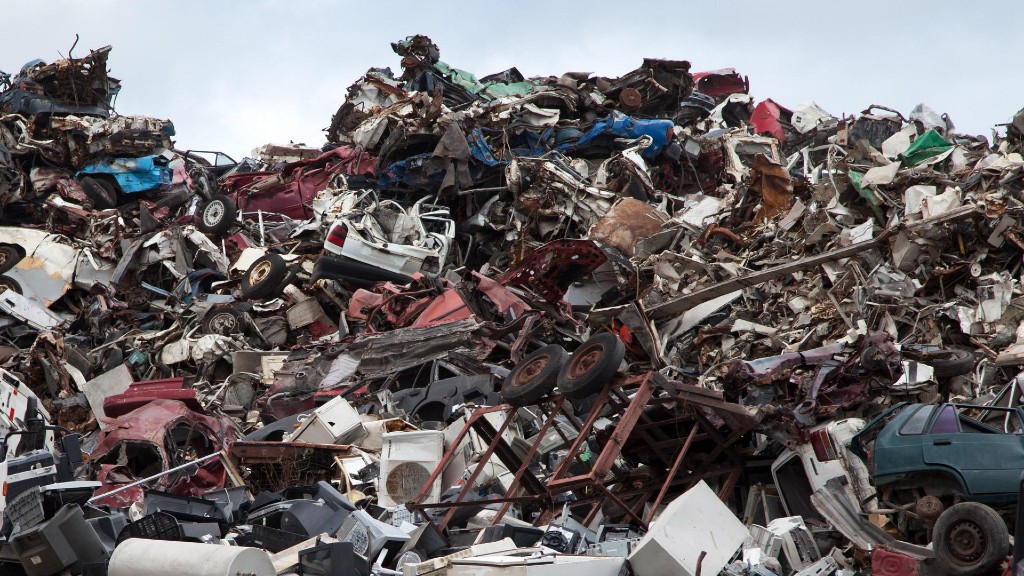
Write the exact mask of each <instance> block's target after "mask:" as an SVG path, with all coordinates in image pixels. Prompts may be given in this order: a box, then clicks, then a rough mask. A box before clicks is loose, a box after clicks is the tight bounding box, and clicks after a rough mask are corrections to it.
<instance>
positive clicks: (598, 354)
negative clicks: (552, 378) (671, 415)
mask: <svg viewBox="0 0 1024 576" xmlns="http://www.w3.org/2000/svg"><path fill="white" fill-rule="evenodd" d="M625 357H626V345H625V344H623V343H622V340H619V337H618V336H616V335H615V334H611V333H609V332H602V333H601V334H598V335H597V336H593V337H591V338H590V339H589V340H587V341H586V342H584V343H583V345H581V346H580V347H579V348H577V349H576V351H575V352H573V353H572V357H571V358H569V361H568V362H566V363H565V366H563V367H562V371H561V372H559V373H558V391H559V392H560V393H562V394H565V396H566V397H567V398H572V399H579V398H586V397H587V396H590V395H591V394H594V393H596V392H599V391H600V390H601V388H604V386H605V384H607V383H608V382H610V381H611V379H612V378H613V377H614V376H615V374H616V373H617V372H618V371H619V364H622V359H623V358H625Z"/></svg>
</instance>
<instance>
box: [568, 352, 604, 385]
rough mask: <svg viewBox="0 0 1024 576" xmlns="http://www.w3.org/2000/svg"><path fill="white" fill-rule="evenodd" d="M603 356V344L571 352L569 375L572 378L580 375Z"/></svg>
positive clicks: (588, 370)
mask: <svg viewBox="0 0 1024 576" xmlns="http://www.w3.org/2000/svg"><path fill="white" fill-rule="evenodd" d="M603 356H604V347H603V346H592V347H590V348H589V349H583V350H580V351H579V352H577V353H575V354H573V356H572V360H570V361H569V377H570V378H572V379H573V380H575V379H577V378H580V377H582V376H583V375H584V374H586V373H587V372H590V370H591V369H592V368H593V367H594V366H596V365H597V363H598V362H600V361H601V358H602V357H603Z"/></svg>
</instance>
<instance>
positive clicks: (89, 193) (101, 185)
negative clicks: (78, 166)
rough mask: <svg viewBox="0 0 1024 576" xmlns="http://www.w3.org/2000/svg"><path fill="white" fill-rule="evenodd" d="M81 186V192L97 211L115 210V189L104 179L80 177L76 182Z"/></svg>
mask: <svg viewBox="0 0 1024 576" xmlns="http://www.w3.org/2000/svg"><path fill="white" fill-rule="evenodd" d="M78 183H79V184H81V185H82V191H83V192H85V195H86V197H88V198H89V200H92V205H93V206H94V207H96V208H97V209H99V210H108V209H110V208H117V188H116V187H115V186H114V184H113V183H112V182H111V181H109V180H107V179H105V178H93V177H92V176H82V179H81V180H79V181H78Z"/></svg>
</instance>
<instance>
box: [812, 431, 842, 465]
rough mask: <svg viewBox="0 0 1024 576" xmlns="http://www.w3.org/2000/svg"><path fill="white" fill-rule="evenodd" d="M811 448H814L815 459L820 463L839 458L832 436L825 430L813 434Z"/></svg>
mask: <svg viewBox="0 0 1024 576" xmlns="http://www.w3.org/2000/svg"><path fill="white" fill-rule="evenodd" d="M811 447H813V448H814V457H815V458H817V459H818V462H828V461H829V460H835V459H836V457H837V456H838V454H837V453H836V452H837V451H836V446H835V444H833V443H832V436H831V435H830V434H829V433H828V431H826V430H824V429H822V430H817V431H815V432H811Z"/></svg>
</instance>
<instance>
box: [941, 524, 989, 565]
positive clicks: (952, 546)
mask: <svg viewBox="0 0 1024 576" xmlns="http://www.w3.org/2000/svg"><path fill="white" fill-rule="evenodd" d="M946 544H947V545H948V546H949V550H950V552H952V556H953V561H954V562H956V563H957V564H959V565H961V566H970V565H972V564H974V563H975V562H977V561H978V559H979V558H981V556H982V554H984V553H985V548H986V546H987V542H986V541H985V531H984V530H982V529H981V527H980V526H978V524H977V523H975V522H972V521H970V520H961V521H959V522H957V523H956V524H954V525H953V526H952V528H950V530H949V535H948V536H946Z"/></svg>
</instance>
